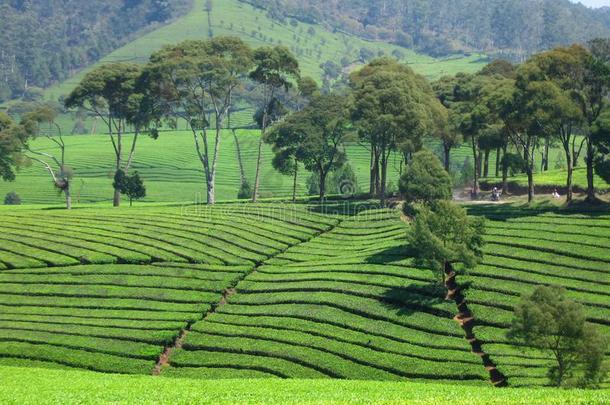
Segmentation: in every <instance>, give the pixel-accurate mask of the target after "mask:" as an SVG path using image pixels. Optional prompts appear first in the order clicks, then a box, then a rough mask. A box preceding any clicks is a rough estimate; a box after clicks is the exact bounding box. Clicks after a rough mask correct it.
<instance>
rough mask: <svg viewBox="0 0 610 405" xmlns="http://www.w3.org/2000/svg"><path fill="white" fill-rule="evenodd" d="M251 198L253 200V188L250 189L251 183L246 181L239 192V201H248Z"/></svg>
mask: <svg viewBox="0 0 610 405" xmlns="http://www.w3.org/2000/svg"><path fill="white" fill-rule="evenodd" d="M250 198H252V187H250V182H248V180H246V179H244V181H243V182H242V183H241V186H240V187H239V191H238V192H237V199H239V200H248V199H250Z"/></svg>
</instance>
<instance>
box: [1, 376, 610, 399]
mask: <svg viewBox="0 0 610 405" xmlns="http://www.w3.org/2000/svg"><path fill="white" fill-rule="evenodd" d="M0 379H1V380H2V385H1V386H0V402H2V403H3V404H7V405H9V404H24V403H27V404H66V403H79V404H104V403H113V404H116V403H130V404H158V403H172V404H286V403H300V404H418V405H428V404H429V405H436V404H442V403H451V404H456V405H460V404H463V405H479V404H498V405H500V404H502V405H504V404H508V403H510V404H523V405H538V404H539V405H555V404H557V405H559V404H561V405H567V404H583V405H584V404H587V405H594V404H604V403H608V401H609V400H610V393H609V392H608V391H580V390H570V391H567V390H554V389H504V390H497V389H493V388H481V387H468V386H465V387H460V388H459V389H456V387H455V386H451V385H442V384H421V383H412V382H402V383H396V382H370V381H329V380H317V381H316V380H287V381H282V380H264V381H260V380H247V379H242V380H209V381H201V380H191V379H180V380H177V379H165V378H155V377H148V376H123V375H103V374H95V373H90V372H82V371H71V370H41V369H33V368H14V367H0Z"/></svg>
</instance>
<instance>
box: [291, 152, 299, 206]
mask: <svg viewBox="0 0 610 405" xmlns="http://www.w3.org/2000/svg"><path fill="white" fill-rule="evenodd" d="M298 175H299V162H298V161H296V160H295V162H294V180H293V181H292V202H293V203H294V202H296V201H297V177H298Z"/></svg>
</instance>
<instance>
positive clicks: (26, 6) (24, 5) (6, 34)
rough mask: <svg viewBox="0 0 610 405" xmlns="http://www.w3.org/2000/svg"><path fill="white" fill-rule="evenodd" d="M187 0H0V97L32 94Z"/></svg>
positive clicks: (184, 7)
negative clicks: (0, 20) (0, 19)
mask: <svg viewBox="0 0 610 405" xmlns="http://www.w3.org/2000/svg"><path fill="white" fill-rule="evenodd" d="M190 4H191V1H190V0H172V1H165V0H104V1H83V0H44V1H34V0H0V16H2V17H1V18H2V23H1V24H0V44H1V46H0V102H2V101H6V100H9V99H11V98H15V97H24V98H26V99H27V98H28V97H35V94H30V93H36V92H37V91H39V90H38V89H37V88H40V87H46V86H48V85H50V84H52V83H53V82H56V81H60V80H63V79H65V78H67V77H69V76H70V75H71V73H73V71H74V70H76V69H79V68H82V67H85V66H88V65H89V64H91V63H93V62H95V61H97V60H98V59H100V58H101V57H102V56H103V55H105V54H107V53H108V52H110V51H112V50H114V49H116V48H117V47H118V46H120V45H122V44H124V43H126V42H128V41H129V40H130V39H132V37H133V35H134V34H136V33H138V32H141V30H145V29H147V28H148V29H151V28H154V27H155V26H156V25H158V24H162V23H164V22H166V21H169V20H171V19H173V18H175V17H176V16H178V15H181V14H184V13H185V12H187V11H188V10H189V9H190Z"/></svg>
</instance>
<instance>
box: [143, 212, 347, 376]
mask: <svg viewBox="0 0 610 405" xmlns="http://www.w3.org/2000/svg"><path fill="white" fill-rule="evenodd" d="M343 221H344V220H343V219H341V218H338V219H337V222H336V223H335V224H333V225H332V226H330V227H329V228H328V229H326V230H325V231H321V232H318V233H315V234H313V235H312V236H311V237H310V238H308V239H307V240H304V241H301V242H299V243H297V244H294V245H291V246H288V247H286V248H285V249H282V250H278V251H277V252H275V253H274V254H273V255H271V256H268V257H267V258H266V259H265V260H262V261H260V262H258V263H256V264H255V265H254V267H253V268H252V270H250V271H249V272H246V273H244V274H243V275H242V277H240V278H238V279H237V280H235V281H234V283H233V285H232V286H231V287H229V288H227V289H226V290H225V291H224V292H223V294H222V297H221V298H220V300H219V301H218V302H217V303H216V304H213V305H212V307H211V308H210V310H209V311H207V312H206V313H204V314H203V316H202V317H201V319H199V320H197V321H194V322H189V323H188V324H187V325H186V327H185V328H184V329H182V330H181V331H180V333H179V334H178V336H177V337H176V339H175V340H174V342H173V343H172V344H171V345H169V346H166V347H165V349H164V350H163V352H162V353H161V355H160V356H159V359H158V360H157V364H156V365H155V367H154V369H153V371H152V374H153V375H160V374H161V371H162V370H163V367H165V366H168V365H169V364H170V358H171V355H172V353H173V352H174V351H175V350H177V349H180V348H181V347H182V344H183V343H184V339H186V336H187V335H188V333H189V332H190V331H191V329H192V327H193V325H194V324H195V323H196V322H201V321H205V319H206V318H207V317H209V316H210V315H212V314H214V313H215V312H216V310H217V309H218V308H219V307H221V306H223V305H225V304H226V303H227V302H228V300H229V298H230V297H231V296H232V295H234V294H235V293H236V292H237V290H236V287H237V285H238V284H239V283H241V282H242V281H245V280H246V278H248V276H250V275H252V274H256V272H257V271H258V269H259V268H261V267H262V266H264V265H265V263H266V262H267V261H268V260H272V259H274V258H275V257H277V256H279V255H281V254H283V253H286V251H288V250H289V249H292V248H294V247H297V246H300V245H303V244H305V243H308V242H310V241H312V240H313V239H315V238H318V237H320V236H322V235H324V234H327V233H330V232H332V231H334V230H335V229H336V228H337V227H338V226H340V225H341V223H342V222H343Z"/></svg>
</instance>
